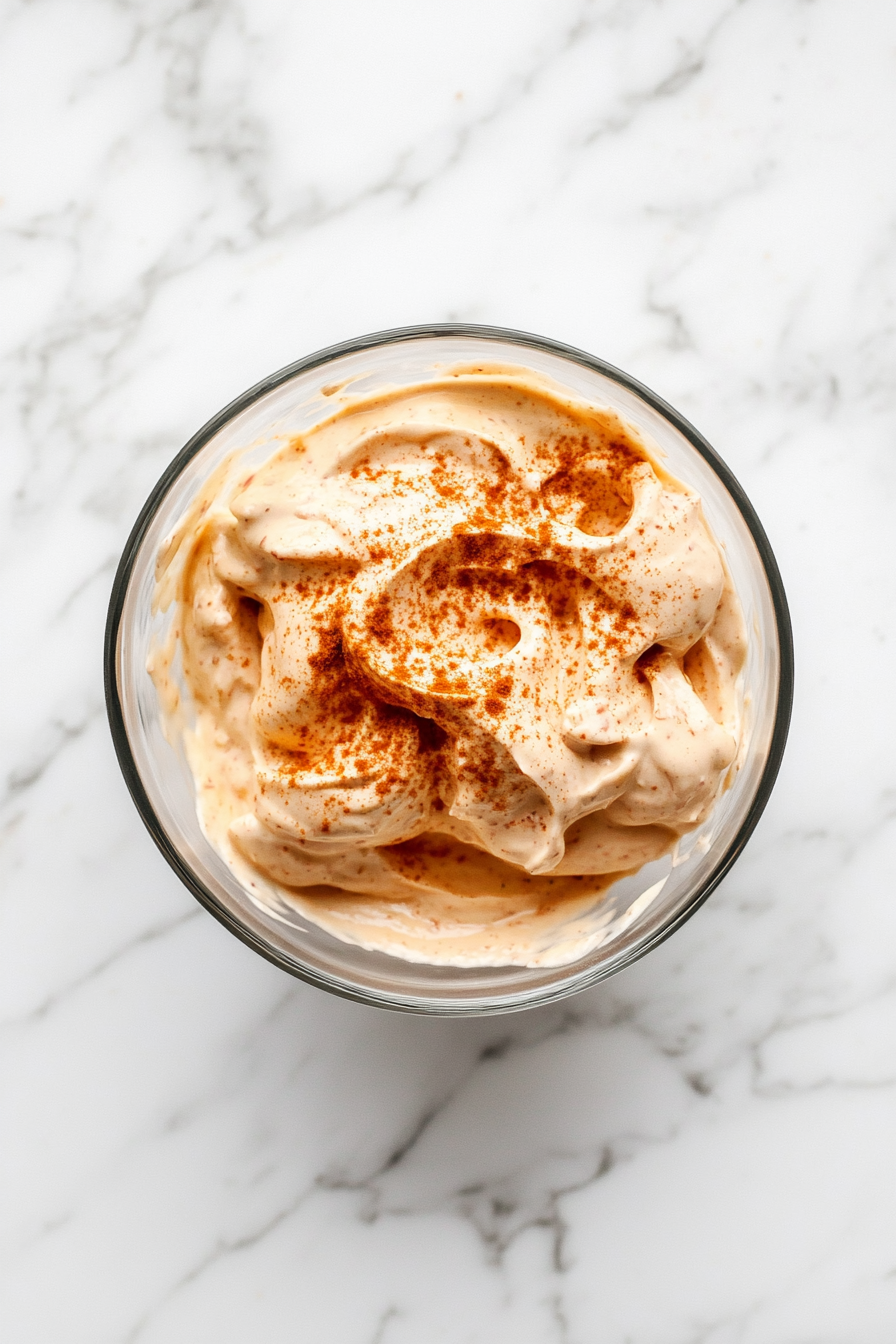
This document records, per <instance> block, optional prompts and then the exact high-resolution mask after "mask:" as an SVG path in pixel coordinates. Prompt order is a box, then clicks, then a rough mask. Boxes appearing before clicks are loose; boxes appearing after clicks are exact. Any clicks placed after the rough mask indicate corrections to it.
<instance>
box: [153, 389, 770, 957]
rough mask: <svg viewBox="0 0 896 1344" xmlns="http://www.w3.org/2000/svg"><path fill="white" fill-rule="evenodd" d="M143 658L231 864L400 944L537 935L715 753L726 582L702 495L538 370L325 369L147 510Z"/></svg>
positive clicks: (732, 696) (729, 736)
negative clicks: (364, 390)
mask: <svg viewBox="0 0 896 1344" xmlns="http://www.w3.org/2000/svg"><path fill="white" fill-rule="evenodd" d="M156 603H157V606H158V607H160V608H161V609H163V610H168V609H171V611H172V614H173V620H172V624H171V626H170V630H169V634H168V637H167V639H166V641H165V643H164V645H163V646H160V647H158V648H157V649H156V650H155V651H154V653H153V656H152V659H151V666H150V671H151V673H152V675H153V677H154V679H155V683H156V686H157V688H158V690H159V694H160V698H161V702H162V705H163V713H164V716H165V718H166V721H167V727H168V731H169V734H175V733H177V734H182V737H183V743H184V748H185V750H186V753H187V758H188V760H189V763H190V766H191V768H192V771H193V774H194V777H195V782H196V790H197V805H198V809H199V815H200V819H201V822H202V825H203V828H204V831H205V833H206V835H207V836H208V838H209V840H210V842H211V843H212V844H213V845H214V846H215V847H216V848H217V849H218V851H219V852H220V853H221V854H222V855H223V856H224V858H225V859H226V860H227V862H228V863H229V864H230V866H231V867H232V869H233V870H234V872H235V873H236V874H237V876H238V878H239V879H240V881H241V882H242V883H243V884H244V885H245V886H246V887H248V888H249V889H250V890H252V891H254V892H256V893H258V894H259V896H263V895H264V893H265V892H266V891H267V892H270V891H271V890H274V891H276V892H277V893H278V894H279V895H280V897H281V898H285V899H287V900H289V901H290V902H292V903H293V905H295V906H297V907H298V908H299V909H300V910H301V911H302V912H303V914H304V915H305V916H306V917H307V918H308V919H310V920H312V921H314V922H315V923H316V924H318V925H319V926H321V927H323V928H324V929H327V930H328V931H329V932H331V933H332V934H334V935H335V936H337V937H339V938H341V939H344V940H347V941H349V942H353V943H356V944H359V945H361V946H362V947H366V948H371V949H379V950H382V951H385V952H388V953H391V954H392V955H394V956H399V957H403V958H406V959H408V960H411V961H423V962H430V963H443V964H446V965H454V966H499V965H528V966H543V965H557V964H563V963H565V962H569V961H572V960H575V959H576V958H577V957H579V956H581V955H582V954H583V952H584V951H586V950H587V949H588V947H589V946H592V945H593V943H594V928H595V918H596V917H598V916H599V911H600V905H601V902H602V900H603V898H604V895H605V893H606V891H607V889H608V888H609V887H610V886H611V884H612V883H613V882H614V881H616V880H617V879H618V878H619V877H620V876H622V875H624V874H630V873H633V872H636V871H637V870H638V869H640V868H641V867H642V866H643V865H644V864H646V863H648V862H650V861H652V860H655V859H657V858H660V857H661V856H663V855H664V854H666V853H668V852H669V851H670V850H671V849H672V848H673V847H674V845H675V843H676V841H677V840H678V839H679V838H680V837H681V836H682V835H683V834H685V833H686V832H687V831H689V830H692V829H693V828H694V827H695V826H697V825H699V824H700V823H701V822H702V821H704V820H705V819H706V817H707V816H708V814H709V813H710V811H711V810H712V808H713V805H714V802H715V800H716V798H717V797H718V795H719V793H720V791H721V790H722V789H723V788H724V787H725V784H726V782H727V781H728V780H729V779H730V775H731V772H732V771H733V770H734V769H735V768H736V760H737V756H738V748H739V744H740V737H741V731H742V727H741V709H740V704H739V695H738V689H739V685H738V677H739V673H740V670H741V668H742V665H743V662H744V656H745V630H744V622H743V618H742V615H741V609H740V605H739V602H738V599H737V596H736V594H735V592H734V589H733V586H732V584H731V580H730V577H729V574H728V571H727V568H726V565H725V563H724V560H723V558H722V555H721V552H720V549H719V546H718V545H717V543H716V541H715V540H714V538H713V536H712V535H711V533H710V531H709V529H708V527H707V524H706V522H705V520H704V517H703V513H702V510H701V504H700V499H699V497H698V495H697V494H696V493H695V492H694V491H693V490H692V489H690V488H689V487H688V486H687V484H685V483H683V482H681V481H679V480H676V479H675V478H673V477H672V476H670V475H669V474H668V473H667V472H666V471H665V470H664V469H663V466H662V464H661V461H660V460H659V456H658V454H657V452H656V450H655V449H652V448H651V447H650V446H649V445H648V444H647V443H646V442H645V441H644V440H643V439H642V437H641V436H640V435H639V432H638V431H637V430H636V429H635V428H634V427H633V426H632V425H631V424H629V423H627V422H625V421H624V420H623V419H622V418H621V417H620V416H619V414H618V413H617V412H616V411H614V410H612V409H610V408H608V407H606V406H599V405H595V404H591V403H589V402H586V401H583V400H581V399H579V398H578V397H577V396H576V395H575V394H573V393H571V392H569V391H568V390H566V389H564V388H562V387H561V386H559V385H558V384H555V383H553V382H551V381H549V380H548V379H546V378H545V377H543V376H542V375H540V374H536V373H534V372H532V371H531V370H528V369H525V368H521V367H515V366H508V365H476V366H469V367H462V368H455V369H453V370H452V371H451V372H450V373H445V374H440V375H439V376H436V377H433V379H432V380H431V381H428V382H425V383H421V384H418V385H416V386H413V387H402V388H398V389H389V388H386V389H384V390H382V391H381V392H379V393H377V394H376V395H365V396H359V397H352V396H350V395H347V394H346V395H344V396H343V397H342V398H341V400H340V401H339V404H338V409H336V410H334V411H333V413H332V414H330V415H329V416H328V417H327V418H325V419H322V420H321V421H320V422H319V423H318V424H316V425H315V426H314V427H313V428H312V429H310V430H308V431H306V432H304V433H303V434H301V435H300V436H298V437H294V438H292V439H291V440H289V441H288V442H285V443H284V444H283V446H282V448H280V449H279V451H277V452H276V453H275V454H274V455H273V456H272V457H271V458H270V459H269V460H268V461H267V462H265V463H264V464H263V465H262V466H261V467H260V468H256V469H255V470H254V471H251V472H250V471H249V469H247V468H246V466H245V464H244V463H243V462H242V461H241V454H239V453H237V454H234V455H232V456H231V457H230V458H228V459H227V460H226V461H225V462H224V463H223V465H222V466H221V467H220V468H219V469H218V470H217V471H216V472H215V473H214V475H213V476H212V477H211V478H210V479H209V480H208V481H207V482H206V483H205V485H204V487H203V488H202V489H201V490H200V492H199V495H198V496H197V498H196V500H195V501H194V503H193V505H192V506H191V508H190V509H189V511H188V513H187V514H186V516H185V517H184V518H183V519H182V520H181V522H180V523H179V525H178V527H177V528H176V530H175V531H174V533H173V534H172V535H171V536H170V537H169V538H168V539H167V541H166V543H165V545H164V547H163V549H162V552H161V554H160V557H159V561H158V567H157V593H156Z"/></svg>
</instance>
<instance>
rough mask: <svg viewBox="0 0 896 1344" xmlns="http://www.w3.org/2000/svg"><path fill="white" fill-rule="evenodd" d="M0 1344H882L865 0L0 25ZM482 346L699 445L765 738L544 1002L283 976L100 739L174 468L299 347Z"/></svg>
mask: <svg viewBox="0 0 896 1344" xmlns="http://www.w3.org/2000/svg"><path fill="white" fill-rule="evenodd" d="M0 122H2V128H0V196H2V198H3V200H2V206H0V229H2V297H0V370H2V373H0V385H2V399H0V443H2V455H3V456H2V461H3V488H4V502H3V513H2V529H0V562H2V571H0V573H2V585H0V587H2V598H3V603H4V613H5V614H4V616H3V629H4V632H5V640H4V655H3V685H4V694H3V697H2V752H3V774H4V779H5V784H4V792H3V804H2V807H3V811H2V862H3V869H4V881H3V893H2V898H0V900H2V903H0V926H2V934H0V938H2V941H0V1017H2V1025H0V1071H2V1083H0V1113H2V1120H0V1171H2V1197H0V1255H2V1279H0V1336H2V1338H3V1340H4V1341H10V1342H11V1344H18V1342H19V1341H23V1342H25V1344H45V1342H46V1344H57V1342H58V1341H65V1344H80V1342H81V1341H84V1342H85V1344H105V1342H106V1341H115V1342H116V1344H119V1342H120V1344H124V1341H140V1344H160V1342H162V1341H166V1342H167V1341H170V1342H171V1344H180V1341H190V1344H204V1342H205V1341H209V1342H211V1341H214V1344H230V1342H231V1341H232V1342H234V1344H235V1342H237V1341H239V1344H247V1342H251V1344H254V1341H256V1340H263V1341H265V1342H266V1344H280V1342H281V1341H283V1342H285V1341H290V1344H292V1342H293V1341H296V1340H300V1341H309V1342H312V1341H313V1344H317V1342H318V1341H321V1344H430V1341H432V1342H433V1344H435V1341H445V1342H446V1344H469V1342H471V1341H477V1342H478V1341H483V1342H485V1341H488V1344H502V1342H503V1341H507V1342H508V1344H511V1342H512V1344H529V1341H537V1344H554V1342H555V1341H556V1344H841V1342H842V1341H847V1340H848V1341H850V1344H878V1342H880V1344H891V1342H892V1340H893V1339H894V1338H896V892H894V890H893V880H892V872H893V856H894V819H896V772H894V766H893V749H894V742H896V734H894V727H896V725H894V715H893V708H892V692H891V685H892V668H893V657H894V645H893V634H892V631H893V624H894V620H893V613H894V599H896V593H894V586H896V584H894V574H896V563H894V560H896V557H894V542H893V538H894V530H896V529H894V527H893V521H892V520H893V514H894V509H896V479H894V463H896V455H894V447H896V445H894V438H896V254H894V244H896V171H894V168H896V7H894V6H893V5H891V4H887V3H886V2H885V0H852V3H850V4H848V5H847V4H844V3H842V0H740V3H735V2H733V0H665V2H664V0H594V2H593V3H586V2H585V0H452V3H451V4H447V3H439V4H437V3H434V0H378V3H375V4H373V3H362V0H330V3H328V4H324V3H321V2H320V0H314V3H310V2H309V0H192V3H190V2H189V0H31V2H30V3H28V2H27V0H7V3H5V4H4V5H3V8H2V17H0ZM450 319H458V320H464V319H469V320H471V321H476V322H491V323H497V324H502V325H507V326H519V327H523V328H528V329H530V330H534V331H538V332H542V333H544V334H546V335H550V336H554V337H557V338H559V339H561V340H566V341H568V342H571V343H573V344H578V345H581V346H583V347H585V348H587V349H589V350H592V351H594V352H595V353H598V354H600V355H602V356H604V357H605V358H607V359H609V360H611V361H613V362H614V363H616V364H618V365H620V366H622V367H623V368H625V369H628V370H629V371H630V372H632V373H634V374H635V375H636V376H638V377H640V378H641V379H643V380H644V381H645V382H646V383H648V385H651V386H653V387H654V388H656V390H657V391H659V392H660V393H662V394H663V395H665V396H666V397H667V398H668V399H669V400H671V401H672V402H673V403H674V404H676V405H677V406H679V407H680V408H681V409H682V410H683V411H684V412H685V414H687V415H689V416H690V418H691V419H692V420H693V421H694V422H695V423H696V424H697V425H698V426H700V427H701V428H702V429H703V430H704V432H705V433H706V434H707V435H708V436H709V437H710V438H711V439H712V440H713V441H714V442H715V443H716V445H717V446H718V447H719V448H720V450H721V451H722V452H723V453H724V455H725V456H726V457H727V458H728V460H729V461H730V463H731V464H732V466H733V468H734V469H735V471H736V473H737V474H738V475H739V476H740V478H741V480H742V481H743V482H744V484H745V486H746V487H747V489H748V491H749V492H750V493H751V495H752V497H753V499H754V501H755V503H756V505H757V507H758V509H759V511H760V513H761V516H762V518H763V519H764V521H765V523H766V525H767V528H768V531H769V534H770V536H771V538H772V541H773V544H774V545H775V547H776V549H777V552H778V555H779V558H780V562H781V567H782V570H783V573H784V576H785V580H786V583H787V586H788V590H789V594H790V598H791V602H792V607H793V615H794V624H795V632H796V638H797V653H798V659H799V665H798V685H797V704H796V711H795V717H794V727H793V733H792V738H791V745H790V748H789V752H788V755H787V758H786V760H785V765H784V769H783V772H782V775H781V779H780V782H779V785H778V788H777V791H776V793H775V795H774V798H773V801H772V803H771V805H770V807H769V809H768V812H767V814H766V817H765V819H764V820H763V822H762V824H761V826H760V828H759V830H758V832H757V834H756V836H755V838H754V839H753V841H752V843H751V844H750V846H749V848H748V850H747V852H746V854H745V855H744V856H743V858H742V859H741V861H740V862H739V864H738V865H737V867H736V869H735V871H734V872H733V874H732V875H731V876H730V878H729V879H728V880H727V881H726V882H725V883H724V885H723V887H722V888H721V889H720V890H719V891H718V892H717V893H716V895H715V896H714V897H713V898H712V900H711V901H710V902H709V904H708V905H707V906H706V907H705V908H704V909H703V911H702V912H701V913H700V914H699V915H698V916H697V917H695V918H694V919H693V920H692V921H691V923H690V924H689V925H688V926H687V927H686V928H685V929H684V930H682V931H681V932H680V933H678V934H677V935H676V936H675V937H674V938H673V939H672V940H671V942H669V943H667V944H666V945H665V946H664V947H663V948H661V949H660V950H659V951H657V952H655V953H653V954H652V955H651V956H650V957H648V958H647V959H646V960H645V961H643V962H641V963H640V964H639V965H638V966H636V967H635V968H633V969H631V970H630V971H628V972H626V973H625V974H623V975H621V976H619V977H617V978H616V979H615V980H613V981H612V982H610V983H608V984H607V985H606V986H604V987H602V988H599V989H598V990H596V991H593V992H590V993H587V994H584V995H582V996H580V997H579V998H577V999H575V1000H573V1001H572V1002H570V1003H569V1004H567V1005H565V1006H563V1007H560V1008H556V1009H551V1010H545V1011H539V1012H533V1013H530V1014H523V1015H520V1016H516V1017H513V1018H510V1019H499V1020H495V1021H480V1022H454V1023H447V1024H446V1023H437V1022H429V1021H425V1020H419V1019H409V1018H402V1017H399V1016H395V1015H389V1014H383V1013H379V1012H377V1011H373V1010H365V1009H362V1008H359V1007H356V1006H354V1005H351V1004H347V1003H343V1002H340V1001H338V1000H336V999H332V998H329V997H327V996H325V995H323V994H321V993H319V992H317V991H315V990H312V989H310V988H307V987H305V986H303V985H301V984H298V983H296V982H294V981H292V980H290V979H289V978H288V977H287V976H286V975H284V974H282V973H281V972H279V971H277V970H276V969H274V968H273V967H270V966H268V965H267V964H266V963H265V962H263V961H262V960H260V959H259V958H257V957H255V956H254V955H253V954H252V953H250V952H249V951H247V950H246V949H245V948H243V947H242V946H241V945H240V944H239V943H238V942H237V941H236V940H235V939H233V938H231V937H230V936H229V935H228V934H227V933H225V932H224V930H222V929H221V928H220V927H219V926H218V925H217V924H216V923H215V922H214V921H213V920H212V919H211V918H210V917H208V916H207V915H206V914H205V913H204V912H203V911H201V910H200V909H199V907H198V906H196V905H195V904H194V902H193V900H192V898H191V897H190V896H189V895H188V894H187V892H186V891H185V890H184V889H183V888H182V887H181V886H180V885H179V883H178V882H177V880H176V879H175V878H174V876H173V875H172V874H171V873H170V872H169V871H168V869H167V868H166V866H165V864H164V863H163V861H162V860H161V858H160V857H159V856H158V855H157V853H156V851H155V850H154V848H153V846H152V843H151V841H150V840H149V838H148V837H147V835H146V834H145V833H144V831H143V829H142V826H141V824H140V822H139V820H138V818H137V815H136V813H135V811H134V809H133V807H132V805H131V803H130V801H129V799H128V797H127V794H126V792H125V789H124V786H123V784H122V782H121V779H120V778H119V774H118V770H117V767H116V764H115V761H114V758H113V754H112V750H111V746H110V742H109V737H108V732H107V728H106V724H105V718H104V712H103V705H102V690H101V658H100V648H101V635H102V626H103V619H104V613H105V605H106V601H107V598H108V592H109V587H110V583H111V576H112V573H113V569H114V565H115V563H116V560H117V556H118V553H119V551H120V548H121V546H122V544H123V541H124V539H125V537H126V535H127V532H128V530H129V528H130V525H131V522H132V521H133V518H134V516H135V515H136V512H137V510H138V508H139V506H140V504H141V503H142V501H143V499H144V497H145V495H146V493H147V492H148V490H149V488H150V486H151V485H152V483H153V482H154V480H155V479H156V477H157V475H158V474H159V473H160V471H161V470H162V468H163V466H164V465H165V463H166V462H167V461H168V460H169V458H170V457H171V456H172V454H173V453H174V452H175V450H176V449H177V448H178V447H179V446H180V444H181V443H182V442H183V441H184V440H185V439H186V438H187V437H188V436H189V435H190V434H191V433H192V432H193V431H194V430H195V429H196V428H197V427H198V426H199V425H200V424H201V423H202V422H203V421H204V420H205V419H206V418H207V417H208V416H209V415H210V414H211V413H212V412H214V411H215V410H217V409H218V407H219V406H221V405H222V404H223V403H225V402H226V401H227V400H229V399H230V398H231V397H232V396H234V395H235V394H237V393H238V392H240V391H241V390H242V389H243V388H245V387H247V386H248V385H249V384H251V383H253V382H254V381H255V380H257V379H258V378H260V377H261V376H263V375H264V374H266V373H268V372H269V371H271V370H273V369H275V368H277V367H279V366H280V365H282V364H285V363H287V362H288V361H290V360H292V359H294V358H297V357H298V356H300V355H302V354H305V353H307V352H309V351H311V350H314V349H316V348H319V347H321V346H323V345H326V344H328V343H330V342H333V341H337V340H341V339H344V338H347V337H349V336H352V335H356V334H358V333H361V332H364V331H370V330H375V329H378V328H382V327H387V326H390V325H401V324H408V323H413V322H426V321H432V320H450Z"/></svg>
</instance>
